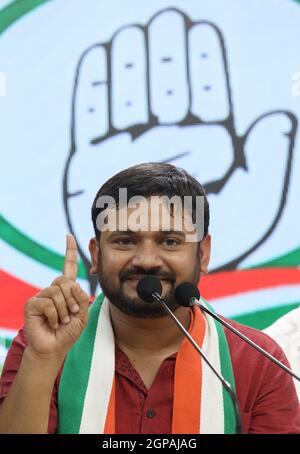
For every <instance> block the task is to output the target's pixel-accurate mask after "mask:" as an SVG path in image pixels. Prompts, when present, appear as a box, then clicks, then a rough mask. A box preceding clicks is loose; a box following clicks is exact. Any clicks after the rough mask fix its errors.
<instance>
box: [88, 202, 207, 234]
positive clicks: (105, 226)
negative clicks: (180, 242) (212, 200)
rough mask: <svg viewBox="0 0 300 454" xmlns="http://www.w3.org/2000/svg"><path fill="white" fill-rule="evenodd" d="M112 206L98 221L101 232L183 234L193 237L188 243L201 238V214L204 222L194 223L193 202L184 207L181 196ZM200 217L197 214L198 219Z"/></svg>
mask: <svg viewBox="0 0 300 454" xmlns="http://www.w3.org/2000/svg"><path fill="white" fill-rule="evenodd" d="M109 202H110V203H109V205H108V206H107V207H106V208H105V209H103V210H102V211H101V212H100V213H99V215H98V217H97V220H96V224H97V228H98V230H99V231H100V232H105V231H110V232H138V231H140V232H149V233H150V232H151V233H155V232H173V233H174V232H178V233H180V232H181V233H182V234H189V235H190V238H191V239H189V240H188V241H199V239H201V238H202V233H203V215H202V212H201V210H200V218H199V216H198V218H199V219H200V221H201V222H200V223H199V222H198V221H199V219H198V221H197V219H196V222H194V220H193V218H194V216H193V209H192V204H191V203H190V200H188V203H183V202H182V200H181V198H180V197H179V196H173V197H172V198H168V197H167V196H150V197H147V198H146V197H140V196H134V197H132V198H131V199H130V200H129V201H127V200H126V201H124V200H123V202H122V203H121V204H120V203H118V204H117V203H114V201H112V202H111V200H110V201H109ZM197 213H198V212H197V210H196V217H197V215H198V214H199V213H198V214H197ZM199 226H200V230H201V231H199ZM201 226H202V227H201ZM191 235H193V237H191Z"/></svg>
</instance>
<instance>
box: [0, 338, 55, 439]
mask: <svg viewBox="0 0 300 454" xmlns="http://www.w3.org/2000/svg"><path fill="white" fill-rule="evenodd" d="M62 362H63V358H58V357H53V358H52V359H50V358H49V357H47V358H45V359H44V360H43V359H42V358H40V357H38V358H37V357H36V355H35V353H34V352H32V351H31V350H30V348H28V347H27V348H26V349H25V350H24V354H23V356H22V360H21V364H20V367H19V370H18V372H17V374H16V375H15V377H14V380H13V383H12V384H11V386H10V389H9V392H8V394H7V396H6V398H5V399H4V401H3V402H2V404H1V406H0V433H2V434H18V433H19V434H26V433H27V434H30V433H39V434H43V433H44V434H45V433H47V431H48V422H49V413H50V404H51V398H52V393H53V388H54V384H55V380H56V377H57V375H58V373H59V370H60V368H61V365H62Z"/></svg>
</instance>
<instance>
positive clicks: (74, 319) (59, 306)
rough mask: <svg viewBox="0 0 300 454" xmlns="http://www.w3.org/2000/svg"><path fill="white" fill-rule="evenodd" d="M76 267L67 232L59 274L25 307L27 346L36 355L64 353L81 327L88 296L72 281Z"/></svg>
mask: <svg viewBox="0 0 300 454" xmlns="http://www.w3.org/2000/svg"><path fill="white" fill-rule="evenodd" d="M77 268H78V264H77V245H76V241H75V238H74V237H73V236H72V235H68V236H67V247H66V256H65V264H64V271H63V275H62V276H59V277H58V278H57V279H55V280H54V281H53V282H52V284H51V285H50V287H47V288H46V289H44V290H42V291H41V292H40V293H38V294H37V295H36V296H34V297H33V298H31V299H30V300H28V302H27V304H26V307H25V328H26V334H27V338H28V348H29V350H30V351H32V352H33V353H35V354H36V355H37V356H41V357H43V358H45V357H47V356H48V355H49V357H50V356H51V357H52V356H57V357H64V356H65V355H66V353H67V352H68V350H69V349H70V348H71V346H72V345H73V344H74V342H76V340H77V339H78V338H79V337H80V335H81V333H82V331H83V329H84V328H85V325H86V323H87V319H88V307H89V297H88V295H87V294H86V293H85V292H84V291H83V290H82V289H81V287H80V286H79V284H77V283H76V277H77Z"/></svg>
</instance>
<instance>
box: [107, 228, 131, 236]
mask: <svg viewBox="0 0 300 454" xmlns="http://www.w3.org/2000/svg"><path fill="white" fill-rule="evenodd" d="M136 233H137V232H134V231H133V230H130V229H126V230H114V231H113V232H111V234H110V236H112V235H134V234H136Z"/></svg>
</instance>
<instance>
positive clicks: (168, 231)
mask: <svg viewBox="0 0 300 454" xmlns="http://www.w3.org/2000/svg"><path fill="white" fill-rule="evenodd" d="M159 233H162V234H163V235H170V234H171V235H180V236H183V237H185V235H186V234H185V232H183V231H182V230H174V229H169V230H160V231H159Z"/></svg>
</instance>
